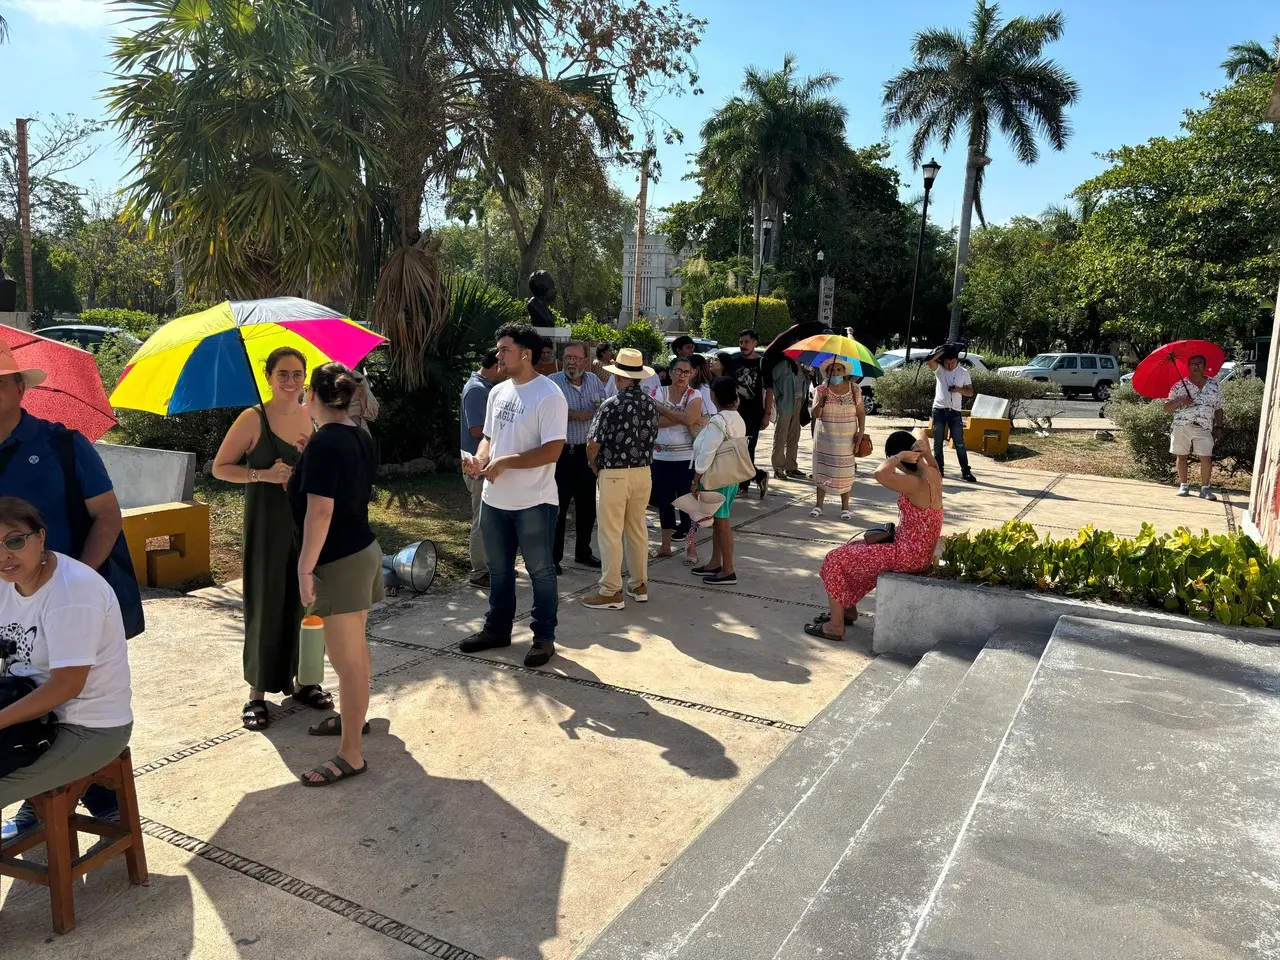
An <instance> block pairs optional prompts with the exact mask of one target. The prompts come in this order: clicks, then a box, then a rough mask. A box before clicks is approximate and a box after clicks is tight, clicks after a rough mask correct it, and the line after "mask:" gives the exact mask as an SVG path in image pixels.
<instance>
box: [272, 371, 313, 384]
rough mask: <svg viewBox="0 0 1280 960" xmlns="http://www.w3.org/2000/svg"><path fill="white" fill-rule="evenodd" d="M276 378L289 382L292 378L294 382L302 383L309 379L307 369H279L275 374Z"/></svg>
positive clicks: (282, 381)
mask: <svg viewBox="0 0 1280 960" xmlns="http://www.w3.org/2000/svg"><path fill="white" fill-rule="evenodd" d="M274 376H275V378H276V379H277V380H279V381H280V382H281V383H287V382H288V381H290V380H292V381H293V382H294V383H301V382H302V381H303V380H305V379H307V371H305V370H277V371H276V372H275V374H274Z"/></svg>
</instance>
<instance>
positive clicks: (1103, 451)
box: [994, 430, 1250, 493]
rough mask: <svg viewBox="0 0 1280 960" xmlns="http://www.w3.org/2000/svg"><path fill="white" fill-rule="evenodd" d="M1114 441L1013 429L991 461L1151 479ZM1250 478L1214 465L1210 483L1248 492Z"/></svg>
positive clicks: (1120, 441) (1119, 439)
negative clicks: (1006, 443) (1005, 448)
mask: <svg viewBox="0 0 1280 960" xmlns="http://www.w3.org/2000/svg"><path fill="white" fill-rule="evenodd" d="M1114 436H1115V439H1114V440H1098V439H1097V438H1095V437H1094V436H1093V435H1092V434H1087V433H1051V434H1050V435H1049V436H1047V437H1037V436H1036V435H1035V433H1034V432H1033V431H1030V430H1015V431H1014V432H1013V434H1012V436H1011V437H1010V443H1009V451H1008V453H1006V454H1005V455H1004V456H1001V457H996V458H994V459H995V460H996V461H997V462H999V463H1004V464H1007V465H1008V466H1011V467H1021V468H1024V469H1028V470H1044V471H1047V472H1049V473H1081V474H1086V475H1088V476H1094V477H1113V478H1116V479H1119V480H1150V479H1151V478H1150V477H1148V476H1146V475H1144V474H1143V473H1142V471H1141V470H1140V469H1139V467H1138V465H1137V463H1136V462H1135V461H1134V458H1133V454H1132V452H1131V451H1130V449H1129V444H1128V442H1127V441H1126V440H1125V438H1124V436H1123V435H1122V434H1121V433H1120V432H1119V431H1116V432H1115V434H1114ZM1199 470H1200V467H1199V465H1198V464H1195V463H1192V465H1191V474H1192V480H1193V481H1194V482H1195V483H1199V478H1200V473H1199ZM1168 480H1169V482H1173V480H1174V473H1173V457H1172V456H1170V457H1169V477H1168ZM1249 480H1250V476H1249V474H1248V472H1246V471H1244V470H1235V471H1233V470H1231V469H1229V468H1226V467H1223V466H1222V464H1215V466H1214V471H1213V484H1214V486H1215V487H1218V488H1219V489H1221V490H1234V491H1243V492H1245V493H1248V491H1249Z"/></svg>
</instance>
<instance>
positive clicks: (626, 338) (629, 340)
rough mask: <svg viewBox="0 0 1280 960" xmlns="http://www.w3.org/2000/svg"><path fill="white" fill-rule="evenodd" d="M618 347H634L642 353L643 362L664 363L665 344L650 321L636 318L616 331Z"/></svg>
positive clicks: (665, 358) (665, 360)
mask: <svg viewBox="0 0 1280 960" xmlns="http://www.w3.org/2000/svg"><path fill="white" fill-rule="evenodd" d="M618 347H619V349H621V348H622V347H635V348H636V349H637V350H639V351H640V352H641V353H643V354H644V360H645V363H650V364H652V363H666V362H667V357H666V353H667V344H666V341H664V340H663V339H662V334H660V333H659V332H658V331H657V329H656V328H655V327H654V325H653V324H652V323H650V322H649V321H648V320H636V321H634V322H633V323H629V324H627V325H626V327H624V328H623V329H622V330H621V331H620V332H619V333H618Z"/></svg>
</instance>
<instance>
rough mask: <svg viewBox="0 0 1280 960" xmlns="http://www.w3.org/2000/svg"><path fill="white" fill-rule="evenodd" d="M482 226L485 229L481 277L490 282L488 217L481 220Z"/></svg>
mask: <svg viewBox="0 0 1280 960" xmlns="http://www.w3.org/2000/svg"><path fill="white" fill-rule="evenodd" d="M480 227H481V229H482V230H483V231H484V246H483V247H482V248H481V254H480V256H481V260H480V277H481V278H482V279H483V280H484V282H485V283H488V282H489V221H488V220H487V219H485V220H481V221H480Z"/></svg>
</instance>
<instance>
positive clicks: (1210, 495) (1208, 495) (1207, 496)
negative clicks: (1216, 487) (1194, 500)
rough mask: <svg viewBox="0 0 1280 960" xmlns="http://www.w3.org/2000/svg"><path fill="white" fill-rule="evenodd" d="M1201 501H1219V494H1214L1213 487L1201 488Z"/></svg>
mask: <svg viewBox="0 0 1280 960" xmlns="http://www.w3.org/2000/svg"><path fill="white" fill-rule="evenodd" d="M1200 499H1201V500H1217V499H1218V496H1217V494H1215V493H1214V492H1213V488H1212V487H1201V488H1200Z"/></svg>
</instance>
